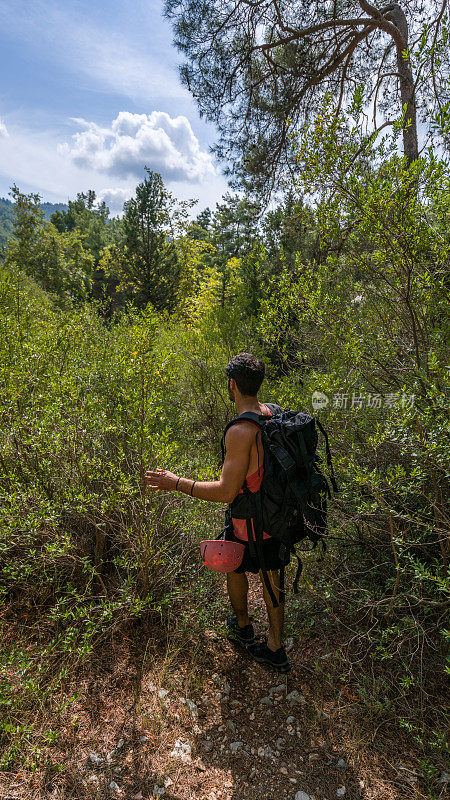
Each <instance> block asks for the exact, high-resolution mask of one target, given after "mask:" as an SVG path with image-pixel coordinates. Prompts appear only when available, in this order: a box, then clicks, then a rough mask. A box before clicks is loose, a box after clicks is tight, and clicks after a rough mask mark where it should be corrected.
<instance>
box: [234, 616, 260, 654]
mask: <svg viewBox="0 0 450 800" xmlns="http://www.w3.org/2000/svg"><path fill="white" fill-rule="evenodd" d="M227 628H228V638H229V639H233V640H235V641H237V642H239V644H242V645H244V647H249V646H250V645H253V644H255V641H256V639H255V631H254V628H253V625H252V624H251V623H250V624H249V625H246V626H245V627H244V628H240V627H239V625H238V621H237V618H236V617H235V616H233V617H228V619H227Z"/></svg>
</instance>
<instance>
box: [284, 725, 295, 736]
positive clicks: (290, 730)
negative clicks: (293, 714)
mask: <svg viewBox="0 0 450 800" xmlns="http://www.w3.org/2000/svg"><path fill="white" fill-rule="evenodd" d="M286 730H287V732H288V734H289V736H293V735H294V733H295V728H293V727H292V725H288V726H287V728H286Z"/></svg>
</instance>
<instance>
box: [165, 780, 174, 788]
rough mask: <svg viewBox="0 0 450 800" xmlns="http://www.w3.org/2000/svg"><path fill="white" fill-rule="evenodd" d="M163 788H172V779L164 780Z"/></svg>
mask: <svg viewBox="0 0 450 800" xmlns="http://www.w3.org/2000/svg"><path fill="white" fill-rule="evenodd" d="M164 786H165V787H166V789H168V788H169V786H173V780H172V778H166V779H165V781H164Z"/></svg>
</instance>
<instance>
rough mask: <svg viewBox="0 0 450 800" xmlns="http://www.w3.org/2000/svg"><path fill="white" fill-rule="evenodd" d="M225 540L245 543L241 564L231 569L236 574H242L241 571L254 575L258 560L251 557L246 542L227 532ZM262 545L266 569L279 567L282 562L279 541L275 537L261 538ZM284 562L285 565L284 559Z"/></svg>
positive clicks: (258, 567) (257, 567)
mask: <svg viewBox="0 0 450 800" xmlns="http://www.w3.org/2000/svg"><path fill="white" fill-rule="evenodd" d="M227 541H231V542H238V543H239V544H243V545H245V550H244V557H243V559H242V564H241V565H240V566H239V567H238V568H237V569H235V570H233V572H237V573H238V575H240V574H242V573H243V572H253V573H254V574H255V575H256V574H257V573H258V572H259V570H260V569H261V567H260V565H259V562H258V561H254V560H253V558H251V556H250V548H249V545H248V542H244V541H242V540H241V539H238V538H237V537H236V536H234V534H231V535H230V534H228V535H227ZM262 547H263V553H264V566H265V568H266V570H267V571H270V570H278V569H281V567H282V566H283V562H282V561H281V560H280V557H279V552H280V542H279V541H278V540H277V539H272V538H270V539H263V544H262ZM284 563H285V565H286V561H285V562H284ZM288 563H289V562H288Z"/></svg>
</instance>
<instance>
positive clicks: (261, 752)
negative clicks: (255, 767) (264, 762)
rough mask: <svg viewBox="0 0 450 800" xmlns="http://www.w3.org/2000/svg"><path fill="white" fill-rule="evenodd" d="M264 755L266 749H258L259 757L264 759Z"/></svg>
mask: <svg viewBox="0 0 450 800" xmlns="http://www.w3.org/2000/svg"><path fill="white" fill-rule="evenodd" d="M264 753H265V750H264V747H258V755H259V757H260V758H264Z"/></svg>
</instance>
